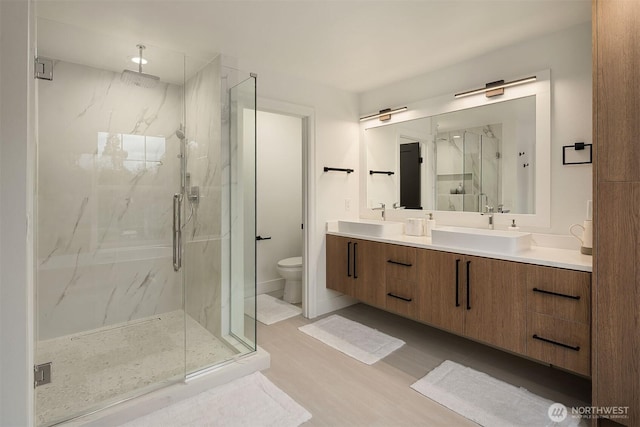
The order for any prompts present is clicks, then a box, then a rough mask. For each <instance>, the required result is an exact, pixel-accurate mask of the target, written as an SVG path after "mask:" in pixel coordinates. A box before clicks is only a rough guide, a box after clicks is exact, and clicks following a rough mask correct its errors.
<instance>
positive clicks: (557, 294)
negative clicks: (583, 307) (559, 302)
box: [533, 288, 580, 300]
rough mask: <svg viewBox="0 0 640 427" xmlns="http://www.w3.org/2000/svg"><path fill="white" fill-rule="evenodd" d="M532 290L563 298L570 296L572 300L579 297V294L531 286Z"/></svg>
mask: <svg viewBox="0 0 640 427" xmlns="http://www.w3.org/2000/svg"><path fill="white" fill-rule="evenodd" d="M533 292H540V293H541V294H547V295H555V296H557V297H563V298H571V299H574V300H579V299H580V295H567V294H560V293H558V292H551V291H545V290H544V289H538V288H533Z"/></svg>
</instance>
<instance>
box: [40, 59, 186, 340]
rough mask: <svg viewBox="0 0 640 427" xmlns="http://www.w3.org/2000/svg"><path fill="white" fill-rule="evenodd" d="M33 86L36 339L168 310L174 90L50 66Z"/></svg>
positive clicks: (173, 302) (175, 300)
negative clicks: (49, 74) (50, 74)
mask: <svg viewBox="0 0 640 427" xmlns="http://www.w3.org/2000/svg"><path fill="white" fill-rule="evenodd" d="M54 76H55V78H54V80H53V81H44V80H39V81H38V121H39V122H38V188H37V191H38V200H37V211H38V223H37V257H38V265H37V305H38V339H39V340H43V339H49V338H54V337H57V336H62V335H67V334H71V333H76V332H80V331H86V330H91V329H94V328H99V327H102V326H106V325H111V324H117V323H120V322H126V321H130V320H135V319H138V318H143V317H146V316H150V315H153V314H156V313H162V312H167V311H171V310H175V309H179V308H181V306H182V289H181V286H180V281H179V280H178V279H177V275H176V273H174V271H173V267H172V262H171V221H172V194H173V193H174V192H177V191H179V185H180V184H179V176H180V175H179V161H178V158H177V154H178V153H179V140H178V138H177V137H176V136H175V130H176V129H178V127H179V126H180V121H181V117H182V99H183V98H182V96H183V90H182V87H180V86H177V85H172V84H167V83H162V82H160V83H159V84H158V85H157V86H156V87H155V88H152V89H149V88H139V87H136V86H128V85H125V84H124V83H123V82H121V80H120V73H117V72H111V71H106V70H100V69H95V68H90V67H86V66H82V65H77V64H71V63H67V62H63V61H56V63H55V67H54Z"/></svg>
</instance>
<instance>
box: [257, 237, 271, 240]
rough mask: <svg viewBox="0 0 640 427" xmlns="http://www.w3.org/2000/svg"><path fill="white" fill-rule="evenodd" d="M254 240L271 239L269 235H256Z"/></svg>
mask: <svg viewBox="0 0 640 427" xmlns="http://www.w3.org/2000/svg"><path fill="white" fill-rule="evenodd" d="M256 240H271V236H269V237H262V236H256Z"/></svg>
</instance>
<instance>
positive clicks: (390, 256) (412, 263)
mask: <svg viewBox="0 0 640 427" xmlns="http://www.w3.org/2000/svg"><path fill="white" fill-rule="evenodd" d="M386 258H387V259H386V266H385V273H386V274H385V277H386V280H387V281H390V280H391V281H393V280H394V279H400V280H405V281H410V282H415V281H417V280H418V266H417V263H416V262H417V250H416V248H410V247H407V246H398V245H387V248H386Z"/></svg>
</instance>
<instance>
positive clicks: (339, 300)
mask: <svg viewBox="0 0 640 427" xmlns="http://www.w3.org/2000/svg"><path fill="white" fill-rule="evenodd" d="M358 302H359V301H358V300H357V299H355V298H351V297H349V296H346V295H340V296H338V297H335V298H331V299H328V300H321V301H318V302H317V303H316V316H322V315H323V314H327V313H331V312H332V311H336V310H340V309H341V308H345V307H349V306H350V305H353V304H357V303H358Z"/></svg>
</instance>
